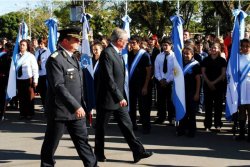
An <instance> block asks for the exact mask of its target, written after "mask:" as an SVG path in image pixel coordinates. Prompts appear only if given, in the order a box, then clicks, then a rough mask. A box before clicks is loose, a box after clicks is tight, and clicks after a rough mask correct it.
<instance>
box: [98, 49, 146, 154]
mask: <svg viewBox="0 0 250 167" xmlns="http://www.w3.org/2000/svg"><path fill="white" fill-rule="evenodd" d="M96 76H97V77H96V78H95V81H96V83H97V84H96V98H97V99H96V100H97V101H96V102H97V116H96V134H95V154H96V155H97V157H98V158H102V157H104V134H105V128H106V126H107V124H108V121H109V117H110V115H111V114H113V115H114V117H115V119H116V120H117V122H118V126H119V128H120V130H121V132H122V134H123V135H124V137H125V139H126V141H127V143H128V145H129V147H130V149H131V150H132V152H133V155H134V157H135V156H137V155H139V154H141V153H143V152H145V150H144V148H143V146H142V144H141V143H140V141H138V140H137V139H136V137H135V135H134V133H133V126H132V122H131V119H130V117H129V113H128V111H127V107H120V104H119V102H120V101H122V100H123V99H127V97H126V96H125V91H124V82H125V66H124V62H123V60H122V58H121V57H120V56H119V54H118V53H117V51H116V50H115V49H114V48H113V46H112V45H109V46H108V47H107V48H106V49H105V50H104V51H103V52H102V54H101V56H100V59H99V71H98V74H97V75H96Z"/></svg>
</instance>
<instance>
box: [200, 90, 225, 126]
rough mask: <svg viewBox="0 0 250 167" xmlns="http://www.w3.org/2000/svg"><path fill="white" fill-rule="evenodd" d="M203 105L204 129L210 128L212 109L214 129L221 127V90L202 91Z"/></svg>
mask: <svg viewBox="0 0 250 167" xmlns="http://www.w3.org/2000/svg"><path fill="white" fill-rule="evenodd" d="M204 103H205V120H204V126H205V128H209V129H210V128H211V127H212V118H213V109H214V127H215V128H219V127H222V121H221V117H222V110H223V104H222V103H223V89H216V90H214V91H212V90H210V89H209V88H205V89H204Z"/></svg>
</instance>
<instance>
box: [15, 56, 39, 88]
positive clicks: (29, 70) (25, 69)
mask: <svg viewBox="0 0 250 167" xmlns="http://www.w3.org/2000/svg"><path fill="white" fill-rule="evenodd" d="M20 54H21V53H19V54H18V55H17V62H18V60H19V59H20V58H21V56H20ZM24 55H28V57H27V58H26V59H25V61H23V62H22V76H21V77H18V76H17V79H21V80H22V79H23V80H24V79H29V78H31V77H33V82H34V83H38V77H39V76H38V64H37V61H36V58H35V56H34V55H33V54H32V53H30V52H25V53H24V54H23V56H24Z"/></svg>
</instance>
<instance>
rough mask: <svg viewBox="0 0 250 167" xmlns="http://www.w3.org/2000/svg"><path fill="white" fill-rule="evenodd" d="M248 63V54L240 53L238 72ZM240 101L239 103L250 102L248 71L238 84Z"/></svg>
mask: <svg viewBox="0 0 250 167" xmlns="http://www.w3.org/2000/svg"><path fill="white" fill-rule="evenodd" d="M249 63H250V54H248V55H240V72H242V70H243V68H244V67H245V66H246V65H247V64H249ZM240 95H241V97H240V102H241V104H250V72H248V74H247V75H246V77H245V78H244V80H243V81H242V83H241V85H240Z"/></svg>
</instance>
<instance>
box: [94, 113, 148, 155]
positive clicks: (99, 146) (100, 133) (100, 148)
mask: <svg viewBox="0 0 250 167" xmlns="http://www.w3.org/2000/svg"><path fill="white" fill-rule="evenodd" d="M111 114H113V115H114V117H115V119H116V121H117V123H118V126H119V128H120V130H121V132H122V134H123V136H124V137H125V139H126V141H127V143H128V145H129V147H130V149H131V150H132V152H133V155H134V156H136V155H140V154H142V153H143V152H145V149H144V147H143V145H142V144H141V142H140V141H139V140H137V139H136V137H135V135H134V132H133V126H132V122H131V119H130V116H129V113H128V112H127V111H122V110H119V109H118V110H105V109H97V116H96V122H98V123H97V124H96V132H95V151H94V152H95V154H96V155H97V156H98V157H103V156H104V135H105V129H106V127H107V125H108V122H109V119H110V116H111Z"/></svg>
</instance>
